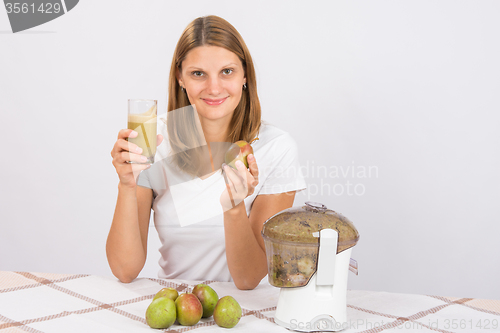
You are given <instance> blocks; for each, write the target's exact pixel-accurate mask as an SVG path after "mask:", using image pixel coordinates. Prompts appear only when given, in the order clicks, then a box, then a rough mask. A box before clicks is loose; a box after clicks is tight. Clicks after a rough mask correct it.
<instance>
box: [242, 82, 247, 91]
mask: <svg viewBox="0 0 500 333" xmlns="http://www.w3.org/2000/svg"><path fill="white" fill-rule="evenodd" d="M243 90H247V83H246V82H245V83H243Z"/></svg>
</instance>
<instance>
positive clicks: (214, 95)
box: [178, 46, 246, 121]
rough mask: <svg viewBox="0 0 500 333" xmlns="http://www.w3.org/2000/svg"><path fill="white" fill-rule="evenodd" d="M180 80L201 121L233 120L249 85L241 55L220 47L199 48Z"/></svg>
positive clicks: (191, 54)
mask: <svg viewBox="0 0 500 333" xmlns="http://www.w3.org/2000/svg"><path fill="white" fill-rule="evenodd" d="M178 79H179V84H180V85H181V86H182V87H184V88H185V89H186V93H187V95H188V98H189V102H190V103H191V104H192V105H195V106H196V110H197V111H198V114H199V116H200V118H205V119H207V120H222V119H225V120H227V121H229V120H230V119H231V117H232V114H233V112H234V109H235V108H236V106H237V105H238V103H239V102H240V99H241V94H242V89H243V84H244V83H246V78H245V73H244V70H243V65H242V63H241V61H240V59H239V58H238V56H237V55H236V54H234V53H233V52H231V51H229V50H227V49H225V48H222V47H218V46H199V47H196V48H194V49H192V50H191V51H189V52H188V54H187V55H186V58H185V59H184V61H183V62H182V70H181V73H179V77H178ZM202 121H203V119H202Z"/></svg>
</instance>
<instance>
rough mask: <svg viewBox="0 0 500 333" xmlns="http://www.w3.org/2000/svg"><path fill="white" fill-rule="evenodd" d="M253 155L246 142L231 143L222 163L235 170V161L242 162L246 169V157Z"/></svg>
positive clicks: (250, 147)
mask: <svg viewBox="0 0 500 333" xmlns="http://www.w3.org/2000/svg"><path fill="white" fill-rule="evenodd" d="M250 154H253V148H252V146H250V144H249V143H248V142H246V141H243V140H241V141H237V142H235V143H233V144H232V145H231V146H230V147H229V149H228V150H227V152H226V156H225V158H224V162H225V163H226V164H227V165H229V166H231V167H232V168H234V169H236V165H235V163H236V161H242V162H243V164H245V166H246V167H247V168H248V161H247V156H248V155H250Z"/></svg>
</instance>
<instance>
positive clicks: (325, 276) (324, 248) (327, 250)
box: [316, 229, 339, 286]
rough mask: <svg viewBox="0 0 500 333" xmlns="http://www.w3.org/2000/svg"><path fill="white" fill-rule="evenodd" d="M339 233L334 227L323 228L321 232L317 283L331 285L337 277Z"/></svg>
mask: <svg viewBox="0 0 500 333" xmlns="http://www.w3.org/2000/svg"><path fill="white" fill-rule="evenodd" d="M338 238H339V234H338V232H337V230H334V229H322V230H320V232H319V251H318V269H317V274H316V284H317V285H318V286H331V285H333V282H334V279H335V259H336V258H337V241H338Z"/></svg>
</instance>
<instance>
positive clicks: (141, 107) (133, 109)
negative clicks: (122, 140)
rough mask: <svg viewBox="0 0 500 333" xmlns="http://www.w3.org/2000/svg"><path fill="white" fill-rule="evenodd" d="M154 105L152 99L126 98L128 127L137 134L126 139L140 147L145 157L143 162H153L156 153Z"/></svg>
mask: <svg viewBox="0 0 500 333" xmlns="http://www.w3.org/2000/svg"><path fill="white" fill-rule="evenodd" d="M156 106H157V101H156V100H153V99H129V100H128V128H129V129H132V130H134V131H136V132H137V133H138V135H137V137H135V138H128V139H127V140H128V141H129V142H132V143H134V144H136V145H138V146H139V147H141V148H142V155H143V156H146V157H147V161H146V162H144V163H145V164H146V163H154V158H155V154H156V114H157V111H156ZM132 163H136V162H132Z"/></svg>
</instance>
